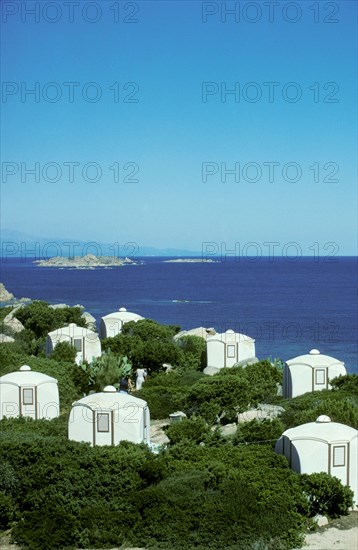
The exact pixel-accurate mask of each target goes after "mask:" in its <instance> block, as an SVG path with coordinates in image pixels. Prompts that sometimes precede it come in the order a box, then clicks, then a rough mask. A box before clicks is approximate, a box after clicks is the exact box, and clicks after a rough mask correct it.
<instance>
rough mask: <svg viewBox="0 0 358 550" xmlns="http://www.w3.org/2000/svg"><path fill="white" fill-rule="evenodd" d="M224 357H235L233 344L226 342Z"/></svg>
mask: <svg viewBox="0 0 358 550" xmlns="http://www.w3.org/2000/svg"><path fill="white" fill-rule="evenodd" d="M226 357H227V358H228V359H235V357H236V350H235V346H233V345H232V344H228V345H227V346H226Z"/></svg>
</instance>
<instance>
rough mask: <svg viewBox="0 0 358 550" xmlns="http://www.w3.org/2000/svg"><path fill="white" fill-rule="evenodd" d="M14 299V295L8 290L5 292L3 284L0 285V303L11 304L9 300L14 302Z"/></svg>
mask: <svg viewBox="0 0 358 550" xmlns="http://www.w3.org/2000/svg"><path fill="white" fill-rule="evenodd" d="M14 298H15V297H14V295H13V294H12V293H11V292H9V291H8V290H6V288H5V286H4V285H3V283H0V302H2V303H6V302H11V300H14Z"/></svg>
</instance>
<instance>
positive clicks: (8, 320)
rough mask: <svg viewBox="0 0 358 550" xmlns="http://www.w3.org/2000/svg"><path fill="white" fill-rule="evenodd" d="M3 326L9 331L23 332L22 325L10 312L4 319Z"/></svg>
mask: <svg viewBox="0 0 358 550" xmlns="http://www.w3.org/2000/svg"><path fill="white" fill-rule="evenodd" d="M3 325H4V326H5V327H7V328H9V329H11V330H12V331H13V332H15V333H17V332H21V331H22V330H24V328H25V327H24V325H23V324H22V323H21V322H20V321H19V320H18V319H16V317H14V312H13V311H11V312H10V313H9V314H8V315H6V317H4V320H3Z"/></svg>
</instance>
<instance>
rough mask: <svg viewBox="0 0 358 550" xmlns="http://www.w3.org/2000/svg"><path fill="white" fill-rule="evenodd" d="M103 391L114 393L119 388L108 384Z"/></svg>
mask: <svg viewBox="0 0 358 550" xmlns="http://www.w3.org/2000/svg"><path fill="white" fill-rule="evenodd" d="M103 391H104V392H106V393H113V392H116V391H117V390H116V388H115V387H114V386H106V387H105V388H104V390H103Z"/></svg>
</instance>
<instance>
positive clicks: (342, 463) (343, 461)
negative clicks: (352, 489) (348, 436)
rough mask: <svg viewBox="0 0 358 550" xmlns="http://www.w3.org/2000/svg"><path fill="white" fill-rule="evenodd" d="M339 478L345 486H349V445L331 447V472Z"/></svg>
mask: <svg viewBox="0 0 358 550" xmlns="http://www.w3.org/2000/svg"><path fill="white" fill-rule="evenodd" d="M329 473H330V474H331V476H335V477H338V479H340V480H341V482H342V483H343V485H349V443H333V444H332V445H330V472H329Z"/></svg>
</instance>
